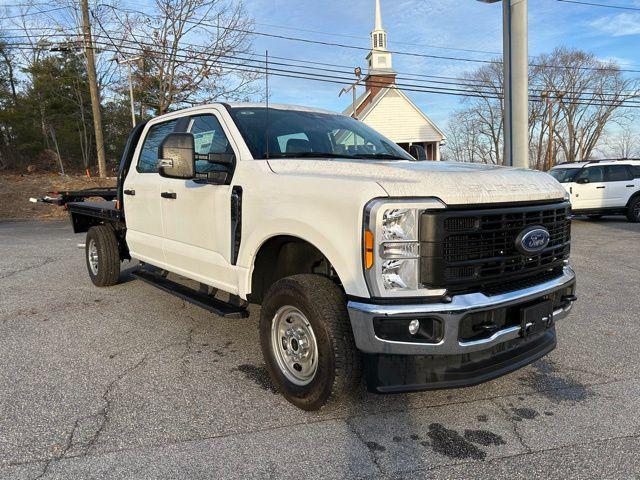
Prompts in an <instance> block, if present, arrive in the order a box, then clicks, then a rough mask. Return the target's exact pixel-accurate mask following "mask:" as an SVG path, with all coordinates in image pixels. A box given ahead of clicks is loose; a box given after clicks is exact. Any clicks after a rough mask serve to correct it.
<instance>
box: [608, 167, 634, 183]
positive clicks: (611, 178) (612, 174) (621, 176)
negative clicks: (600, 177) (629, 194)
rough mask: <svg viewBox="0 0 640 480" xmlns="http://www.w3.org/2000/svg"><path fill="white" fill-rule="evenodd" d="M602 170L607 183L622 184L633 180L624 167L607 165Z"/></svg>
mask: <svg viewBox="0 0 640 480" xmlns="http://www.w3.org/2000/svg"><path fill="white" fill-rule="evenodd" d="M604 168H605V181H607V182H624V181H625V180H631V179H632V178H633V177H632V176H631V174H630V173H629V170H628V169H627V166H626V165H608V166H606V167H604Z"/></svg>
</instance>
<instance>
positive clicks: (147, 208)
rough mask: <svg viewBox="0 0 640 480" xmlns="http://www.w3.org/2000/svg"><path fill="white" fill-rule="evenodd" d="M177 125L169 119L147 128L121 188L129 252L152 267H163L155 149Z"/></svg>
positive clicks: (174, 120)
mask: <svg viewBox="0 0 640 480" xmlns="http://www.w3.org/2000/svg"><path fill="white" fill-rule="evenodd" d="M178 122H179V119H172V120H168V121H165V122H161V123H153V122H151V123H150V124H149V126H148V127H147V128H146V129H145V132H144V133H143V137H142V140H141V142H139V143H138V146H137V147H136V152H135V153H134V158H133V161H132V165H131V168H130V169H129V173H127V177H126V178H125V180H124V185H123V190H124V192H123V193H124V196H123V207H124V214H125V218H126V222H127V233H126V239H127V246H128V247H129V252H130V254H131V256H132V257H133V258H137V259H139V260H142V261H145V262H148V263H150V264H152V265H156V266H164V252H163V247H162V238H163V234H164V232H163V227H162V215H161V210H160V207H161V204H160V188H161V186H162V178H161V177H160V174H159V173H158V147H159V146H160V143H161V142H162V141H163V140H164V138H165V137H166V136H167V135H168V134H170V133H172V132H173V131H175V129H176V126H177V125H178Z"/></svg>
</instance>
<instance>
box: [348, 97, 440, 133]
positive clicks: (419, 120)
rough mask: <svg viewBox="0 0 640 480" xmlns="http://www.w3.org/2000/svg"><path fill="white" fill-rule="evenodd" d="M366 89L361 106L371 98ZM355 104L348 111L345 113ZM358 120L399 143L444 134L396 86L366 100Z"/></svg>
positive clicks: (357, 102) (358, 101)
mask: <svg viewBox="0 0 640 480" xmlns="http://www.w3.org/2000/svg"><path fill="white" fill-rule="evenodd" d="M370 93H371V92H370V91H367V92H365V93H364V94H363V95H361V96H360V97H359V98H358V99H357V100H356V105H357V106H358V107H359V106H360V105H361V104H362V103H363V102H364V101H365V100H367V99H369V95H368V94H370ZM352 112H353V107H349V108H348V109H346V110H345V112H344V113H345V114H346V115H350V114H351V113H352ZM358 119H359V120H361V121H363V122H364V123H366V124H367V125H369V126H371V127H373V128H375V129H376V130H378V131H379V132H380V133H382V134H383V135H385V136H387V137H389V138H390V139H391V140H393V141H394V142H396V143H406V142H440V141H442V140H444V138H445V135H444V132H442V130H440V129H439V128H438V126H437V125H436V124H435V123H433V121H431V119H430V118H429V117H428V116H427V115H426V114H425V113H424V112H423V111H422V110H420V109H419V108H418V107H417V106H416V105H415V104H414V103H413V102H412V101H411V100H410V99H409V97H407V96H406V95H405V93H404V92H403V91H402V90H401V89H399V88H398V87H396V86H395V85H393V86H390V87H386V88H383V89H381V90H380V91H379V92H378V93H377V94H376V95H375V96H374V97H373V98H370V99H369V100H368V101H367V105H366V106H365V108H364V109H363V110H362V111H361V112H360V113H359V114H358Z"/></svg>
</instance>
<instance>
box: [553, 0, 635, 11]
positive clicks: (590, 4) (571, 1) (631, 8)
mask: <svg viewBox="0 0 640 480" xmlns="http://www.w3.org/2000/svg"><path fill="white" fill-rule="evenodd" d="M557 1H558V2H562V3H575V4H577V5H587V6H589V7H603V8H615V9H618V10H633V11H636V12H640V8H638V7H623V6H622V5H606V4H604V3H595V2H582V1H579V0H557Z"/></svg>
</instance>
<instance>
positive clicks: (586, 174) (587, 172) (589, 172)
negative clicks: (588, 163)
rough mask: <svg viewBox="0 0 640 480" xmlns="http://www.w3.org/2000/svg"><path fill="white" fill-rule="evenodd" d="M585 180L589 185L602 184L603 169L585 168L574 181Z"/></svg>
mask: <svg viewBox="0 0 640 480" xmlns="http://www.w3.org/2000/svg"><path fill="white" fill-rule="evenodd" d="M582 178H586V179H587V180H589V183H598V182H604V167H587V168H585V169H583V170H582V171H581V172H580V174H579V175H578V177H577V178H576V180H580V179H582Z"/></svg>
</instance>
